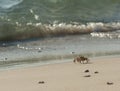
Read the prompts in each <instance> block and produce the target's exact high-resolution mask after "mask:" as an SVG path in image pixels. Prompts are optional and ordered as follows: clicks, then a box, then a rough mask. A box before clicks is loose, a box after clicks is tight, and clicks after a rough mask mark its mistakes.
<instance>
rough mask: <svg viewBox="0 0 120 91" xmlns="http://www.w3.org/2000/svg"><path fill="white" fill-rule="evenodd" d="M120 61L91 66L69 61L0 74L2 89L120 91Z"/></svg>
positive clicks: (106, 60) (102, 61) (112, 59)
mask: <svg viewBox="0 0 120 91" xmlns="http://www.w3.org/2000/svg"><path fill="white" fill-rule="evenodd" d="M119 60H120V57H107V58H101V59H100V58H93V59H92V60H91V61H90V63H89V64H79V63H76V64H75V63H73V62H71V61H70V62H66V63H58V64H50V65H44V66H36V67H27V68H19V69H14V70H6V71H0V87H1V90H2V91H119V90H120V87H119V83H120V80H119V77H120V73H119V69H120V61H119ZM85 70H89V72H88V73H85ZM96 71H97V72H98V73H97V74H95V72H96ZM88 75H90V77H85V76H88ZM107 82H109V83H113V84H111V85H108V84H107Z"/></svg>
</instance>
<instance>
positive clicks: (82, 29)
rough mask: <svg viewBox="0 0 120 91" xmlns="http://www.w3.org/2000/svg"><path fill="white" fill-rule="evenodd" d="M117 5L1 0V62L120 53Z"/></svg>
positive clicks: (93, 0) (90, 0)
mask: <svg viewBox="0 0 120 91" xmlns="http://www.w3.org/2000/svg"><path fill="white" fill-rule="evenodd" d="M119 8H120V1H119V0H0V67H9V66H13V65H19V64H28V63H31V64H32V63H37V62H41V64H44V63H46V62H47V63H49V62H50V60H58V59H59V60H60V61H62V60H64V59H67V58H74V57H75V56H76V55H85V56H87V57H96V56H107V55H120V9H119ZM71 61H72V60H71Z"/></svg>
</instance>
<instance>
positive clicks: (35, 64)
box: [0, 55, 120, 71]
mask: <svg viewBox="0 0 120 91" xmlns="http://www.w3.org/2000/svg"><path fill="white" fill-rule="evenodd" d="M114 57H120V55H105V56H95V57H90V59H105V58H114ZM73 59H74V58H67V59H56V60H55V59H54V60H49V61H45V62H43V61H38V62H31V63H30V62H28V63H20V64H19V63H15V64H11V65H9V64H8V65H6V66H3V67H0V71H6V70H15V69H24V68H31V67H39V66H40V67H41V66H46V65H54V64H62V63H69V62H72V61H73Z"/></svg>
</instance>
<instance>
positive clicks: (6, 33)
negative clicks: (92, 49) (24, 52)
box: [0, 22, 120, 40]
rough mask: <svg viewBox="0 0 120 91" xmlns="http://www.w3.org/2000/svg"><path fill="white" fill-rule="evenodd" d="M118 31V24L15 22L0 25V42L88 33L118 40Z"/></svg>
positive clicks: (119, 28)
mask: <svg viewBox="0 0 120 91" xmlns="http://www.w3.org/2000/svg"><path fill="white" fill-rule="evenodd" d="M118 30H120V23H119V22H116V23H102V22H98V23H94V22H90V23H87V24H79V23H76V22H72V23H70V24H67V23H56V22H55V23H53V24H42V23H26V25H23V24H21V23H18V22H16V24H9V23H7V24H1V25H0V40H21V39H28V38H43V37H54V36H65V35H76V34H90V33H91V35H92V36H93V37H95V36H101V37H104V36H105V37H112V36H113V37H116V38H119V37H120V35H119V33H118V32H117V31H118ZM100 32H102V33H100ZM103 32H105V33H103ZM108 32H109V33H108ZM113 32H115V33H113Z"/></svg>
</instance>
